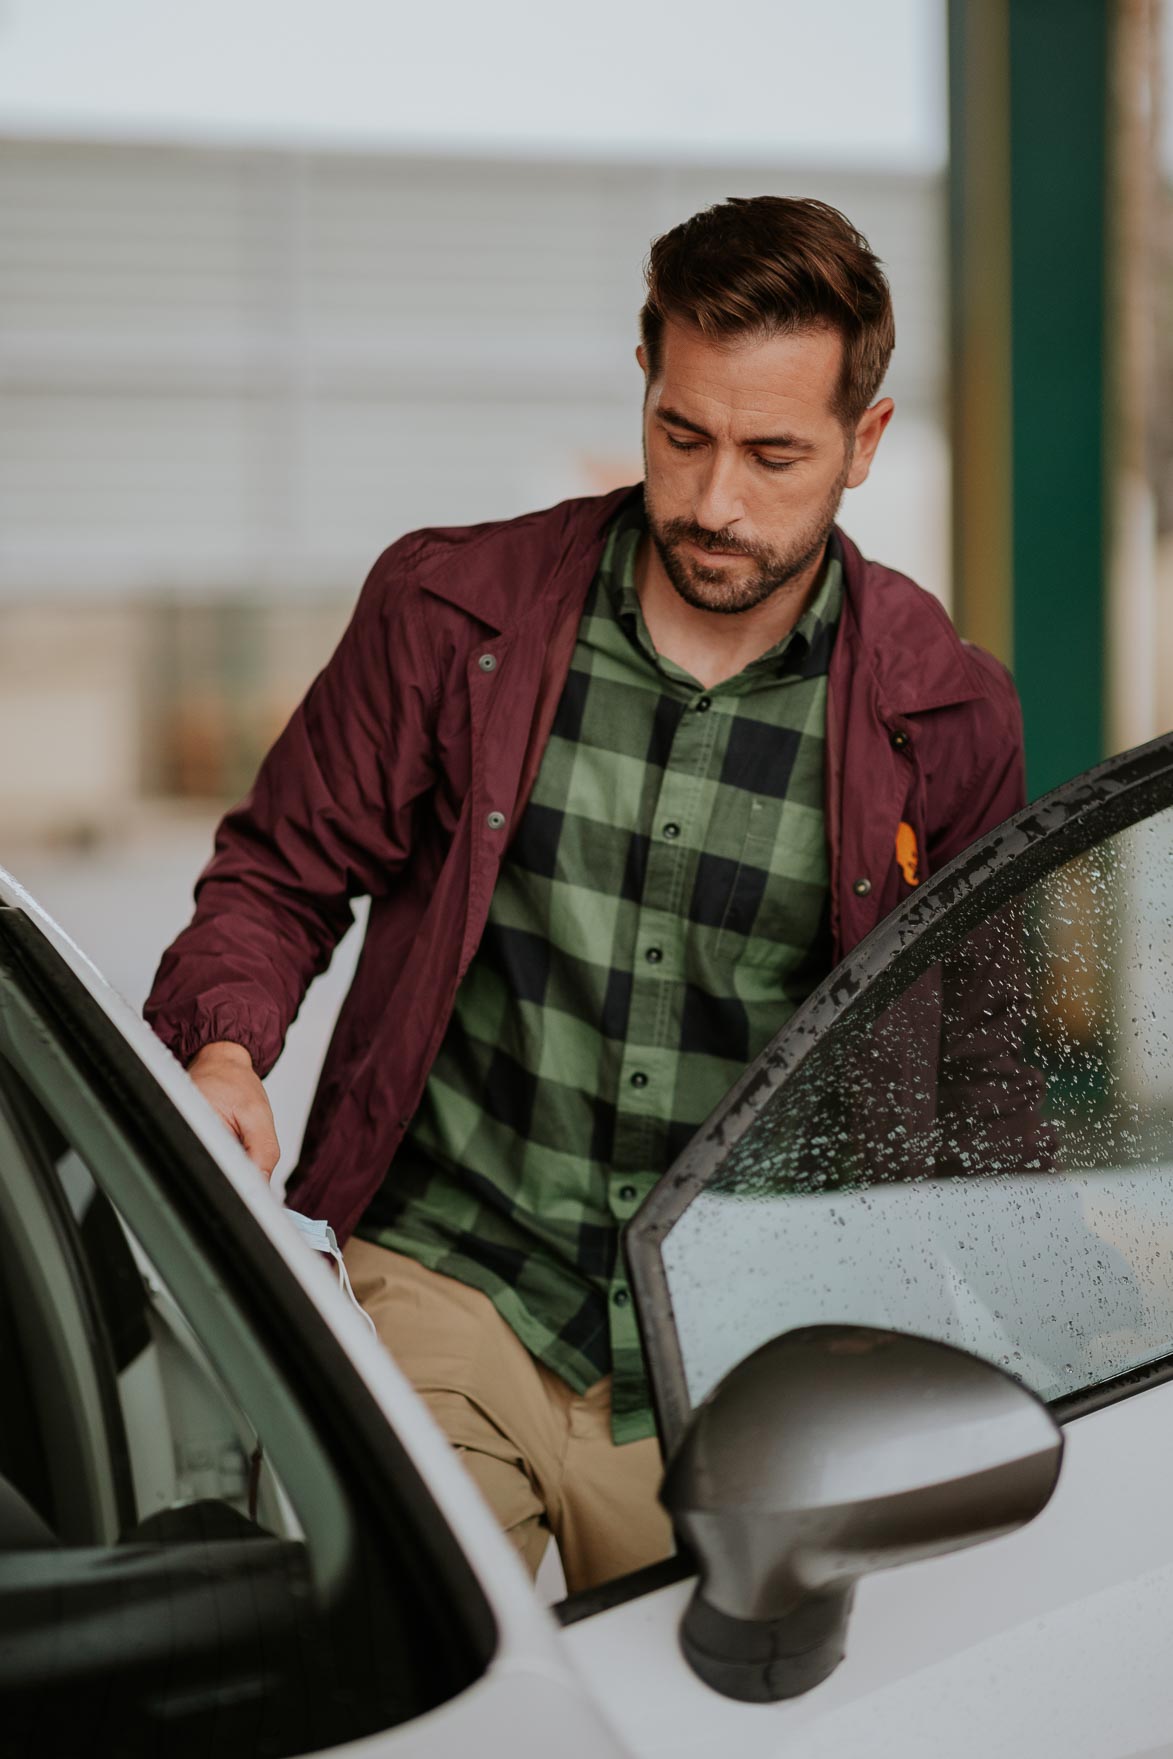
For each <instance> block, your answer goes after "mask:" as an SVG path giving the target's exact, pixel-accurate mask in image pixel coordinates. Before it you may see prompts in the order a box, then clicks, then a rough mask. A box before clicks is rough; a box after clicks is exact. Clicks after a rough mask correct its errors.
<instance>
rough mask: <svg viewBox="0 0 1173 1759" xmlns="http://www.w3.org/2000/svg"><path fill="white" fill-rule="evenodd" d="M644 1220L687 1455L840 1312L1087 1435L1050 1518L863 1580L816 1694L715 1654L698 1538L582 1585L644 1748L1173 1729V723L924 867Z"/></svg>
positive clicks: (1171, 1733) (953, 1757) (1139, 1744)
mask: <svg viewBox="0 0 1173 1759" xmlns="http://www.w3.org/2000/svg"><path fill="white" fill-rule="evenodd" d="M626 1248H627V1255H628V1261H629V1265H630V1270H631V1275H632V1282H633V1287H634V1291H635V1295H636V1300H637V1304H638V1309H639V1315H640V1321H641V1327H642V1331H643V1336H644V1341H645V1347H646V1352H647V1357H648V1363H649V1369H650V1374H651V1379H652V1383H653V1389H654V1394H655V1399H656V1404H657V1410H658V1419H659V1424H660V1431H661V1437H662V1440H663V1442H664V1444H665V1449H666V1452H667V1453H668V1455H669V1457H671V1456H672V1455H673V1452H674V1450H676V1449H678V1448H679V1447H680V1444H681V1441H682V1438H683V1437H684V1436H685V1435H686V1434H687V1433H688V1431H689V1425H690V1423H691V1422H692V1421H693V1417H694V1413H695V1412H696V1411H697V1409H698V1408H699V1407H701V1406H702V1404H703V1403H704V1402H705V1401H706V1400H708V1399H709V1398H710V1396H711V1395H712V1394H713V1391H714V1389H715V1388H716V1387H717V1386H718V1385H719V1384H720V1383H721V1381H722V1378H723V1376H725V1375H726V1374H727V1373H728V1372H729V1370H731V1369H732V1368H733V1367H734V1366H735V1365H737V1364H738V1363H740V1362H742V1361H743V1360H744V1359H745V1358H746V1357H748V1356H749V1355H750V1353H751V1352H753V1351H754V1350H755V1349H757V1348H758V1347H759V1346H760V1345H762V1344H763V1343H765V1342H766V1341H767V1340H769V1339H771V1338H773V1337H776V1336H778V1335H779V1334H787V1333H793V1332H794V1331H795V1330H796V1329H797V1328H804V1327H809V1326H819V1325H828V1324H831V1325H842V1324H848V1325H862V1326H869V1327H880V1328H887V1329H890V1330H895V1331H900V1332H905V1333H915V1334H918V1335H920V1336H922V1337H927V1338H931V1339H936V1340H939V1341H941V1342H946V1343H952V1344H954V1345H957V1346H959V1347H961V1348H964V1349H965V1350H967V1351H969V1352H971V1353H973V1354H975V1355H977V1356H979V1357H981V1358H984V1359H985V1360H986V1361H988V1362H991V1363H994V1364H996V1365H998V1366H999V1367H1001V1368H1002V1369H1004V1371H1005V1372H1006V1373H1007V1374H1009V1375H1011V1376H1013V1377H1015V1378H1016V1379H1017V1380H1019V1381H1020V1382H1021V1383H1022V1384H1023V1385H1025V1386H1027V1387H1029V1388H1031V1389H1032V1390H1033V1391H1034V1392H1035V1393H1037V1394H1038V1395H1039V1396H1040V1397H1041V1398H1042V1399H1043V1400H1045V1401H1046V1402H1047V1404H1048V1405H1049V1407H1050V1409H1051V1412H1052V1414H1053V1415H1054V1416H1055V1417H1056V1418H1057V1419H1058V1420H1059V1422H1060V1424H1061V1425H1062V1429H1063V1433H1064V1438H1065V1458H1064V1463H1063V1466H1062V1470H1061V1472H1060V1475H1059V1480H1058V1485H1057V1488H1056V1489H1055V1492H1054V1494H1053V1496H1052V1497H1051V1500H1050V1502H1049V1504H1048V1505H1047V1507H1046V1508H1045V1510H1044V1511H1043V1513H1042V1514H1040V1515H1039V1516H1038V1517H1037V1518H1036V1519H1035V1520H1034V1521H1033V1522H1032V1523H1031V1524H1030V1525H1028V1526H1026V1527H1025V1528H1023V1529H1022V1530H1021V1531H1019V1532H1016V1533H1013V1534H1010V1535H1007V1536H1005V1537H1000V1538H997V1539H995V1540H993V1541H992V1542H990V1543H987V1544H982V1545H978V1546H976V1547H974V1548H973V1549H971V1550H967V1551H959V1552H957V1553H955V1554H954V1555H949V1556H943V1557H936V1558H933V1559H931V1560H929V1561H925V1562H920V1563H912V1564H908V1565H906V1566H904V1567H902V1568H900V1569H897V1570H888V1571H882V1572H878V1573H876V1574H871V1575H867V1576H865V1577H864V1579H863V1580H862V1582H861V1583H860V1586H859V1590H858V1594H857V1597H856V1601H855V1606H854V1610H853V1612H852V1614H851V1617H850V1621H849V1624H848V1627H847V1634H846V1654H845V1657H844V1659H843V1660H842V1662H841V1663H840V1665H839V1666H838V1668H837V1669H836V1670H835V1671H834V1672H833V1673H832V1674H831V1675H830V1677H829V1678H828V1679H826V1680H825V1681H824V1682H823V1683H822V1684H820V1685H818V1686H817V1687H816V1688H815V1689H814V1690H812V1691H810V1692H807V1693H805V1694H803V1695H800V1696H797V1697H794V1698H792V1699H790V1700H788V1701H786V1702H780V1703H776V1704H773V1705H770V1706H762V1705H759V1704H753V1705H749V1704H739V1703H734V1702H732V1701H730V1700H729V1699H727V1698H723V1697H722V1696H721V1695H720V1693H718V1692H717V1691H714V1690H712V1689H711V1688H710V1687H707V1686H705V1685H704V1684H702V1683H701V1681H700V1680H699V1679H697V1678H696V1677H695V1676H690V1672H689V1669H688V1667H687V1664H686V1662H685V1660H684V1657H683V1655H682V1654H681V1652H680V1648H679V1645H678V1642H677V1634H678V1627H679V1623H680V1618H681V1614H682V1610H683V1608H684V1606H685V1604H686V1603H687V1601H688V1599H689V1596H690V1594H691V1593H692V1590H693V1586H694V1584H693V1583H692V1582H691V1581H689V1580H687V1579H677V1580H675V1581H673V1580H671V1576H672V1572H673V1566H667V1567H665V1568H664V1569H663V1570H662V1571H661V1573H660V1575H659V1577H658V1578H654V1579H648V1580H646V1581H645V1582H643V1583H642V1584H639V1583H631V1584H628V1585H627V1586H626V1588H625V1587H624V1585H618V1586H617V1587H616V1588H615V1589H614V1590H613V1591H612V1593H611V1595H610V1597H609V1599H607V1600H598V1601H596V1602H595V1604H594V1605H590V1604H584V1605H582V1606H581V1607H578V1608H576V1607H575V1606H574V1603H568V1606H567V1608H566V1609H565V1615H564V1616H565V1617H566V1620H567V1629H566V1640H567V1643H568V1646H569V1647H571V1648H572V1650H573V1652H574V1655H575V1658H576V1660H577V1662H578V1664H579V1666H580V1667H582V1668H584V1669H585V1670H586V1671H587V1672H588V1674H589V1675H590V1676H591V1677H592V1678H594V1679H595V1680H596V1682H597V1683H599V1684H600V1685H601V1683H602V1682H604V1681H606V1682H609V1683H610V1686H611V1692H612V1696H611V1704H612V1710H613V1714H614V1715H615V1716H616V1719H617V1721H618V1723H619V1726H620V1727H621V1728H622V1730H623V1731H624V1733H625V1734H626V1735H627V1737H628V1739H629V1740H630V1741H631V1743H632V1745H633V1746H634V1747H635V1748H636V1749H637V1750H638V1751H640V1752H642V1753H647V1754H651V1753H664V1754H667V1753H673V1754H690V1753H698V1754H699V1753H702V1752H709V1751H715V1750H716V1748H717V1745H718V1743H721V1744H723V1745H724V1747H725V1748H727V1750H729V1751H736V1752H738V1753H739V1754H743V1755H758V1754H761V1755H766V1754H771V1755H774V1754H777V1755H787V1756H798V1755H803V1756H806V1755H815V1754H819V1755H822V1754H826V1755H832V1754H833V1755H835V1756H836V1759H854V1756H855V1755H859V1756H861V1759H862V1755H864V1754H867V1755H869V1756H872V1759H874V1756H875V1755H878V1754H892V1755H896V1754H899V1755H900V1756H901V1759H913V1756H915V1755H922V1754H923V1755H925V1759H928V1756H929V1755H934V1756H939V1755H941V1754H944V1753H947V1754H949V1755H950V1759H966V1756H968V1755H971V1754H972V1755H974V1756H977V1755H979V1754H980V1755H983V1756H985V1755H990V1754H994V1753H997V1754H1016V1755H1017V1754H1021V1755H1024V1756H1025V1755H1030V1756H1032V1759H1045V1756H1048V1755H1052V1754H1054V1755H1056V1756H1057V1755H1060V1754H1061V1755H1063V1756H1064V1759H1114V1756H1117V1755H1119V1756H1120V1759H1123V1756H1125V1755H1134V1756H1137V1759H1139V1756H1140V1755H1142V1754H1143V1755H1148V1756H1150V1759H1151V1756H1153V1755H1156V1754H1159V1753H1160V1754H1170V1753H1173V1685H1171V1684H1170V1679H1169V1671H1168V1656H1169V1654H1170V1652H1171V1651H1173V1498H1171V1497H1170V1494H1169V1473H1170V1465H1169V1463H1170V1460H1171V1459H1173V735H1169V736H1166V737H1164V738H1162V739H1160V740H1157V741H1154V742H1153V743H1152V744H1150V745H1148V746H1145V747H1142V748H1140V749H1138V750H1137V751H1134V752H1129V753H1126V754H1124V755H1123V756H1121V757H1118V758H1115V759H1113V760H1111V761H1110V762H1108V763H1106V764H1103V765H1101V766H1099V767H1098V768H1097V769H1095V770H1093V771H1091V772H1089V773H1088V774H1087V775H1085V776H1082V777H1080V778H1077V779H1076V780H1075V781H1073V782H1071V783H1069V784H1068V785H1067V786H1066V787H1064V788H1061V789H1059V790H1058V791H1056V793H1054V794H1053V795H1050V796H1048V797H1046V798H1045V799H1044V800H1041V801H1039V802H1036V803H1035V804H1034V805H1032V806H1030V807H1028V808H1027V809H1026V810H1025V811H1024V812H1022V813H1020V814H1018V815H1017V816H1016V817H1015V818H1013V819H1011V820H1009V821H1008V822H1007V823H1006V824H1005V825H1003V826H1001V827H999V828H998V829H997V830H995V831H993V832H992V833H990V835H989V836H987V837H986V838H985V839H984V840H983V841H982V842H980V843H979V844H977V845H975V846H974V847H973V848H972V849H971V850H969V851H967V852H965V853H964V854H963V855H961V856H959V857H958V858H957V860H956V861H954V862H953V863H952V864H951V865H950V866H949V867H948V868H946V869H945V870H943V871H942V872H941V873H940V874H938V875H936V876H935V877H934V878H933V879H931V880H930V881H929V882H927V883H926V884H924V885H923V886H922V887H920V888H919V889H918V891H917V892H915V893H914V894H913V895H912V897H910V898H909V900H908V901H907V902H906V903H905V904H904V905H903V906H901V907H900V908H899V909H898V910H897V911H895V912H894V913H893V914H892V915H891V916H890V917H889V918H888V919H887V920H886V921H885V922H884V923H882V924H881V925H880V926H879V927H878V928H877V929H876V931H875V932H874V933H873V934H872V935H871V936H870V937H869V938H868V940H867V941H865V942H864V943H863V944H862V945H861V946H860V947H859V948H858V949H857V950H856V951H855V952H854V953H853V954H852V955H851V956H850V957H849V958H848V959H847V960H846V961H845V962H844V963H843V964H842V965H841V966H840V967H839V968H838V970H837V971H835V972H834V973H832V975H831V976H830V977H829V978H828V980H827V981H826V983H825V984H824V985H823V986H822V987H821V988H820V990H819V991H817V992H816V993H815V994H814V995H813V996H812V997H811V998H810V1000H809V1001H808V1002H807V1003H806V1004H805V1006H804V1007H803V1008H802V1009H801V1010H800V1012H799V1013H798V1014H796V1015H795V1017H794V1018H793V1019H792V1021H791V1022H790V1023H789V1024H788V1026H787V1027H786V1029H785V1030H784V1031H783V1032H782V1033H781V1034H780V1035H779V1036H778V1038H777V1039H775V1040H774V1042H773V1043H772V1044H771V1045H770V1046H769V1047H768V1048H767V1049H766V1050H765V1051H764V1052H763V1054H762V1055H761V1057H759V1058H758V1059H757V1061H756V1062H755V1063H754V1064H753V1065H752V1066H751V1068H750V1069H749V1070H748V1071H747V1072H746V1074H745V1076H744V1078H743V1079H742V1080H741V1081H740V1082H739V1084H738V1085H737V1086H736V1087H735V1088H734V1089H733V1091H732V1092H731V1093H730V1094H729V1095H728V1097H727V1098H726V1100H725V1101H724V1102H723V1104H722V1105H721V1106H720V1107H719V1108H718V1110H717V1111H716V1112H715V1113H714V1114H713V1116H712V1117H711V1118H710V1119H709V1121H708V1123H707V1124H706V1125H705V1126H704V1127H703V1128H702V1129H701V1130H700V1131H699V1132H698V1134H697V1136H696V1137H695V1138H694V1140H693V1142H692V1143H691V1144H690V1146H689V1148H688V1149H687V1150H686V1152H685V1153H684V1155H683V1156H682V1157H681V1158H680V1160H679V1161H678V1162H677V1163H676V1165H675V1166H674V1167H673V1168H672V1169H671V1170H670V1171H669V1173H668V1174H667V1175H666V1176H665V1178H664V1179H662V1180H661V1181H660V1183H659V1184H658V1186H657V1187H656V1189H655V1190H654V1191H653V1193H652V1194H651V1195H650V1197H649V1198H648V1199H647V1201H646V1202H645V1204H644V1206H643V1208H642V1209H641V1211H640V1212H639V1214H638V1216H637V1217H636V1218H635V1220H634V1222H633V1223H632V1224H631V1226H630V1229H629V1231H628V1235H627V1240H626ZM761 1418H762V1425H763V1426H766V1425H770V1424H781V1425H783V1426H784V1424H785V1419H786V1412H785V1410H784V1409H783V1410H775V1411H763V1412H762V1414H761ZM864 1431H865V1433H866V1424H865V1425H864ZM760 1433H761V1434H762V1435H764V1434H765V1427H763V1429H762V1430H761V1432H760ZM865 1445H866V1444H865ZM689 1568H690V1566H689V1563H688V1560H687V1559H678V1560H676V1563H675V1570H676V1573H677V1576H678V1577H680V1578H685V1577H686V1576H687V1574H688V1571H689ZM637 1649H638V1650H639V1652H640V1654H641V1663H642V1665H641V1668H640V1675H639V1681H638V1685H635V1684H634V1683H631V1682H630V1676H629V1675H628V1673H627V1671H626V1670H625V1669H624V1666H623V1657H624V1656H625V1655H629V1654H631V1653H632V1652H633V1651H635V1650H637Z"/></svg>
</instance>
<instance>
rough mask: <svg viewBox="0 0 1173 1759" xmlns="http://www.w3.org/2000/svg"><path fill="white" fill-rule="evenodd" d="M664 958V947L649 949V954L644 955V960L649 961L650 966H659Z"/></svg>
mask: <svg viewBox="0 0 1173 1759" xmlns="http://www.w3.org/2000/svg"><path fill="white" fill-rule="evenodd" d="M663 957H664V951H663V948H662V947H649V948H648V950H647V952H646V953H645V954H644V958H645V959H646V960H647V962H648V964H649V965H658V964H659V963H660V960H661V959H662V958H663Z"/></svg>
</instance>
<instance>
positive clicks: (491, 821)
mask: <svg viewBox="0 0 1173 1759" xmlns="http://www.w3.org/2000/svg"><path fill="white" fill-rule="evenodd" d="M485 823H486V824H487V825H488V827H489V829H490V830H491V831H499V830H500V829H501V827H502V825H503V824H504V823H505V814H504V813H503V812H491V813H490V814H489V816H488V818H487V819H486V820H485Z"/></svg>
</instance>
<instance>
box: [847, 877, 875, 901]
mask: <svg viewBox="0 0 1173 1759" xmlns="http://www.w3.org/2000/svg"><path fill="white" fill-rule="evenodd" d="M851 889H852V891H853V892H854V893H855V895H856V897H857V898H866V897H867V895H868V893H869V892H870V891H871V889H872V882H871V880H870V879H857V880H856V882H855V884H854V885H853V886H852V888H851Z"/></svg>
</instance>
